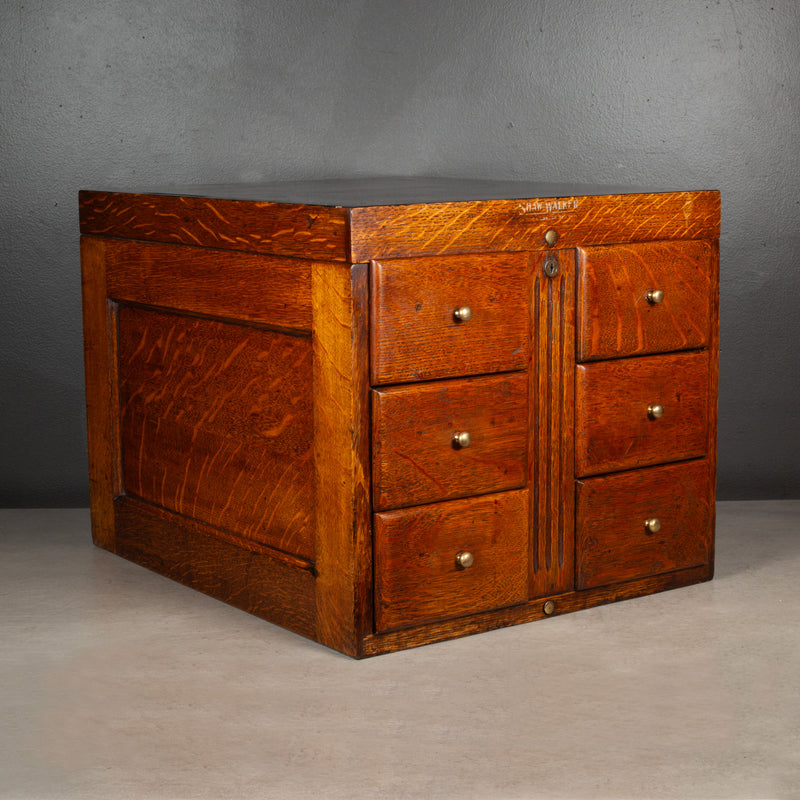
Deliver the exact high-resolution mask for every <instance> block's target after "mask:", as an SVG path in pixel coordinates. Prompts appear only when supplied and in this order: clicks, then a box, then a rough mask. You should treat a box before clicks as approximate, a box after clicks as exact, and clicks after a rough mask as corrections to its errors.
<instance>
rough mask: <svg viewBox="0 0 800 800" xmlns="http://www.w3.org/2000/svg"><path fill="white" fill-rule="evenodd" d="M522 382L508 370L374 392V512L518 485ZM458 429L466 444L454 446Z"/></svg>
mask: <svg viewBox="0 0 800 800" xmlns="http://www.w3.org/2000/svg"><path fill="white" fill-rule="evenodd" d="M527 384H528V379H527V376H526V374H525V373H512V374H505V375H495V376H491V377H486V378H472V379H470V378H467V379H461V380H450V381H434V382H433V383H425V384H412V385H410V386H399V387H393V388H390V389H384V390H382V391H374V392H373V393H372V419H373V430H372V452H373V456H372V470H373V478H372V481H373V483H372V486H373V502H374V507H375V510H378V511H382V510H385V509H388V508H398V507H400V506H412V505H418V504H420V503H432V502H435V501H438V500H447V499H452V498H455V497H465V496H467V495H473V494H486V493H488V492H498V491H503V490H506V489H518V488H520V487H522V486H524V485H525V483H526V479H527V475H526V470H527V441H526V440H527V424H528V385H527ZM459 431H467V432H468V433H469V434H470V435H471V437H472V443H471V444H470V445H469V447H463V448H462V447H457V446H456V445H454V443H453V435H454V434H455V433H456V432H459Z"/></svg>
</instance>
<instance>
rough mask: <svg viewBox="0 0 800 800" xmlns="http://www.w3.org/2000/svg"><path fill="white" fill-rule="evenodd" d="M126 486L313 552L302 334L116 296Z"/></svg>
mask: <svg viewBox="0 0 800 800" xmlns="http://www.w3.org/2000/svg"><path fill="white" fill-rule="evenodd" d="M119 364H120V407H121V426H122V442H123V466H124V485H125V491H126V492H127V493H128V494H132V495H135V496H137V497H140V498H143V499H145V500H147V501H149V502H151V503H154V504H156V505H158V506H161V507H163V508H167V509H171V510H173V511H176V512H178V513H179V514H182V515H184V516H187V517H190V518H193V519H198V520H201V521H204V522H207V523H209V524H210V525H213V526H215V527H218V528H222V529H224V530H227V531H231V532H233V533H236V534H239V535H240V536H244V537H246V538H249V539H253V540H254V541H258V542H261V543H263V544H268V545H271V546H273V547H276V548H278V549H280V550H284V551H286V552H288V553H293V554H295V555H298V556H301V557H304V558H309V559H310V558H313V556H314V527H313V524H314V509H313V506H314V494H313V490H314V486H313V482H312V481H311V480H309V478H310V475H311V470H312V411H311V407H312V393H311V365H312V360H311V343H310V341H309V340H308V339H307V338H301V337H296V336H286V335H283V334H279V333H275V332H272V331H266V330H260V329H256V328H250V327H244V326H239V325H229V324H225V323H221V322H217V321H214V320H206V319H199V318H193V317H185V316H180V315H175V314H165V313H160V312H155V311H150V310H146V309H141V308H132V307H126V306H122V307H120V311H119Z"/></svg>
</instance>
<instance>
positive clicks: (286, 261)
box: [98, 239, 311, 333]
mask: <svg viewBox="0 0 800 800" xmlns="http://www.w3.org/2000/svg"><path fill="white" fill-rule="evenodd" d="M98 241H104V243H105V251H106V261H107V284H108V287H107V290H108V296H109V297H111V298H113V299H114V300H116V301H125V302H128V303H141V304H143V305H147V306H153V307H158V308H164V309H171V310H175V311H185V312H188V313H192V314H202V315H207V316H212V317H219V318H222V319H228V320H235V321H238V322H251V323H257V324H261V325H268V326H270V327H273V328H277V329H280V330H289V331H296V332H300V333H310V332H311V262H309V261H303V260H300V259H290V258H279V257H274V256H262V255H256V254H252V253H238V252H231V251H230V250H217V249H212V248H200V247H188V246H185V245H174V244H158V243H153V242H131V241H126V240H124V239H102V240H98Z"/></svg>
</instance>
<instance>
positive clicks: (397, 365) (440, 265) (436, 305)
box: [371, 253, 530, 384]
mask: <svg viewBox="0 0 800 800" xmlns="http://www.w3.org/2000/svg"><path fill="white" fill-rule="evenodd" d="M529 271H530V270H529V258H528V256H527V255H526V254H523V253H504V254H491V255H480V256H451V257H442V258H410V259H397V260H390V261H381V262H373V264H372V274H371V279H372V312H371V313H372V326H371V330H372V334H371V336H372V347H371V352H372V356H371V358H372V382H373V383H374V384H386V383H407V382H409V381H418V380H431V379H435V378H448V377H455V376H460V375H478V374H482V373H489V372H505V371H511V370H515V369H524V368H525V366H526V364H527V361H528V337H529V334H528V320H529V311H528V306H529V286H528V283H529V281H528V276H529ZM459 309H469V311H468V312H466V311H464V312H463V313H462V314H461V316H462V318H461V319H459V316H458V315H457V314H456V312H457V311H458V310H459ZM466 317H469V319H467V318H466Z"/></svg>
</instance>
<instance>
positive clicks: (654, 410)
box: [647, 403, 664, 419]
mask: <svg viewBox="0 0 800 800" xmlns="http://www.w3.org/2000/svg"><path fill="white" fill-rule="evenodd" d="M647 416H648V417H650V419H661V417H663V416H664V406H660V405H659V404H658V403H653V405H651V406H647Z"/></svg>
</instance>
